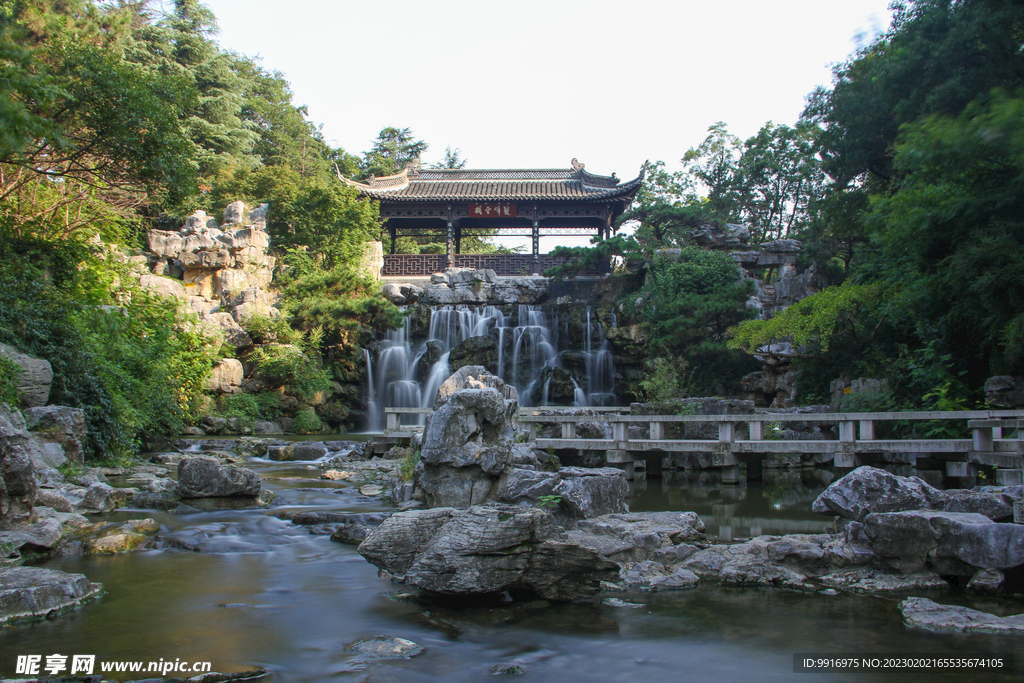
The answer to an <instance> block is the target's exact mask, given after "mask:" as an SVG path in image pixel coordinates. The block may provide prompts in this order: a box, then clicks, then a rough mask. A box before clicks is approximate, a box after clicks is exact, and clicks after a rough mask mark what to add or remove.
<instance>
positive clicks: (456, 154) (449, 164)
mask: <svg viewBox="0 0 1024 683" xmlns="http://www.w3.org/2000/svg"><path fill="white" fill-rule="evenodd" d="M465 167H466V159H463V158H462V150H461V149H459V148H458V147H456V148H455V149H452V146H451V145H448V146H447V147H445V150H444V159H443V160H442V161H441V163H439V164H434V166H433V168H450V169H459V168H465Z"/></svg>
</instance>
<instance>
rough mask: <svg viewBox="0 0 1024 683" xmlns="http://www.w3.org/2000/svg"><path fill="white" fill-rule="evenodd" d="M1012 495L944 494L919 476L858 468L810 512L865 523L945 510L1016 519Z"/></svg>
mask: <svg viewBox="0 0 1024 683" xmlns="http://www.w3.org/2000/svg"><path fill="white" fill-rule="evenodd" d="M1013 500H1014V499H1013V496H1012V495H1011V494H1010V493H1006V492H1002V491H998V490H992V491H965V490H950V491H941V490H939V489H937V488H935V487H933V486H931V485H929V484H928V483H926V482H925V481H924V480H922V479H919V478H917V477H900V476H897V475H895V474H890V473H889V472H886V471H885V470H881V469H878V468H875V467H867V466H865V467H858V468H857V469H855V470H853V471H852V472H850V473H849V474H847V475H846V476H845V477H843V478H841V479H838V480H837V481H835V482H833V483H832V484H831V485H830V486H829V487H828V488H827V489H825V490H824V491H823V492H822V493H821V495H820V496H818V498H817V499H816V500H815V501H814V504H813V505H812V507H811V509H812V510H814V511H815V512H819V513H821V514H825V515H834V516H837V517H842V518H844V519H850V520H854V521H858V522H860V521H863V520H864V519H865V518H866V517H867V516H868V515H869V514H871V513H873V512H901V511H904V510H942V511H946V512H972V513H977V514H983V515H985V516H986V517H989V518H990V519H1010V518H1012V517H1013Z"/></svg>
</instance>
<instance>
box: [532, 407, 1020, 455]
mask: <svg viewBox="0 0 1024 683" xmlns="http://www.w3.org/2000/svg"><path fill="white" fill-rule="evenodd" d="M595 417H596V416H594V415H574V414H562V415H558V414H551V415H532V414H531V415H521V416H520V418H519V420H520V422H525V423H527V424H529V430H530V434H531V438H532V439H536V433H537V429H536V426H537V425H538V424H544V423H548V424H550V423H558V424H561V425H562V436H561V439H562V440H574V441H578V439H576V435H575V427H576V425H577V424H578V423H580V422H594V421H595ZM599 419H600V421H602V422H608V423H611V425H612V438H611V439H587V440H586V441H604V442H606V443H607V444H608V446H609V447H612V448H620V449H624V450H632V449H631V448H630V445H631V444H634V445H636V446H642V447H646V446H648V445H649V444H650V442H662V441H665V438H664V433H665V425H666V424H670V423H698V424H717V425H718V439H717V442H716V441H714V440H712V439H688V440H682V439H674V440H671V443H678V444H687V445H703V444H712V443H720V444H734V443H748V444H751V447H753V446H764V447H765V448H768V449H769V450H773V451H774V450H784V451H792V450H798V449H791V448H789V447H788V446H784V445H783V444H794V445H797V444H803V445H804V446H805V447H806V448H809V449H811V451H810V452H813V451H815V450H817V449H818V448H820V447H821V446H820V444H823V443H825V444H834V443H836V442H838V443H846V444H856V443H867V444H869V445H871V446H876V447H878V448H879V449H880V450H911V451H917V452H925V451H928V450H934V449H937V450H939V451H948V450H953V451H960V450H968V449H966V448H962V447H961V446H962V445H964V444H968V443H969V444H970V445H971V447H972V448H971V449H970V450H976V451H990V452H991V451H994V450H1001V449H1003V450H1012V451H1013V452H1016V451H1017V449H1018V447H1019V445H1018V444H1017V443H1016V441H1015V442H1014V443H1013V444H1005V443H1000V444H997V443H996V441H997V440H1003V431H1004V430H1018V434H1021V430H1022V429H1024V410H964V411H934V410H923V411H909V412H876V413H752V414H747V415H633V414H629V415H614V414H609V415H605V416H601V417H600V418H599ZM932 420H957V421H966V422H967V423H968V425H967V426H968V427H969V428H970V429H972V430H973V439H887V440H880V439H877V438H876V436H875V425H876V423H877V422H890V421H902V422H921V421H932ZM787 422H818V423H822V424H838V425H839V435H838V438H837V439H822V440H820V441H806V440H793V441H787V440H784V439H777V440H776V439H773V440H766V439H765V433H764V425H765V423H787ZM744 423H745V424H747V425H748V427H749V434H750V436H749V439H745V440H743V441H739V440H737V438H736V427H737V426H738V425H740V424H744ZM630 424H647V425H648V426H649V430H650V438H648V439H636V438H631V437H630V436H629V425H630ZM557 440H559V439H544V441H557ZM613 442H614V443H615V445H611V444H612V443H613ZM565 447H572V446H565ZM699 450H704V449H703V448H701V449H699Z"/></svg>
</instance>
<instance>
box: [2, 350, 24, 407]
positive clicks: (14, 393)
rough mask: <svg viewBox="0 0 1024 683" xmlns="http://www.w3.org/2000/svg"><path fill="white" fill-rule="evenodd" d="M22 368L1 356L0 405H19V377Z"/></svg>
mask: <svg viewBox="0 0 1024 683" xmlns="http://www.w3.org/2000/svg"><path fill="white" fill-rule="evenodd" d="M20 374H21V367H20V366H19V365H18V364H17V363H15V362H14V361H13V360H11V359H10V358H7V357H6V356H2V355H0V403H6V404H8V405H9V406H11V407H16V406H17V405H18V402H19V399H18V376H19V375H20Z"/></svg>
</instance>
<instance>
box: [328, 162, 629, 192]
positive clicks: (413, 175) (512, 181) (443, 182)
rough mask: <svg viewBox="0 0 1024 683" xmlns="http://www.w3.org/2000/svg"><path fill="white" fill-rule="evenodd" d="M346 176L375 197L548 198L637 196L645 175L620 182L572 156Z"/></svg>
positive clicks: (351, 182) (408, 167) (411, 168)
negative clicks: (519, 165) (503, 165)
mask: <svg viewBox="0 0 1024 683" xmlns="http://www.w3.org/2000/svg"><path fill="white" fill-rule="evenodd" d="M343 180H344V181H345V182H346V183H347V184H349V185H351V186H353V187H356V188H359V191H360V194H362V195H364V196H367V197H372V198H373V199H379V200H388V201H402V202H417V201H471V202H472V201H479V202H488V201H544V200H565V199H569V200H581V201H594V200H608V199H616V198H621V199H624V200H626V201H627V202H628V201H629V200H631V199H632V198H633V196H634V195H635V194H636V191H637V190H638V189H639V188H640V184H641V183H642V182H643V173H642V172H641V174H640V175H639V176H637V177H636V178H634V179H633V180H630V181H628V182H625V183H620V181H619V179H618V178H616V177H615V176H614V175H613V176H599V175H594V174H592V173H588V172H587V171H586V170H584V168H583V164H581V163H578V162H577V161H576V160H575V159H573V160H572V168H569V169H499V170H467V169H423V170H420V169H419V168H417V167H416V166H414V165H409V166H406V167H405V168H404V169H403V170H402V172H401V173H398V174H396V175H392V176H385V177H381V178H370V180H368V181H366V182H362V183H361V182H357V181H354V180H350V179H348V178H343Z"/></svg>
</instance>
